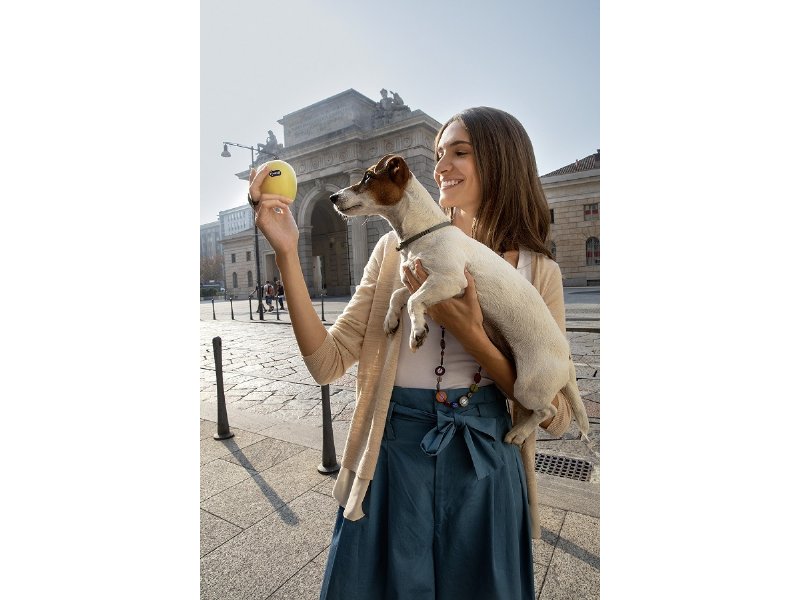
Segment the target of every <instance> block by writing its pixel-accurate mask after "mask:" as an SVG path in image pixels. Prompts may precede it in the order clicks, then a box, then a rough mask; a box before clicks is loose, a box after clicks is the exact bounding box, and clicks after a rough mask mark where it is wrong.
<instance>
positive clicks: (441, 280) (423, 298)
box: [407, 273, 467, 352]
mask: <svg viewBox="0 0 800 600" xmlns="http://www.w3.org/2000/svg"><path fill="white" fill-rule="evenodd" d="M465 287H467V278H466V277H464V274H463V273H462V274H461V277H460V278H459V277H445V276H442V275H435V274H429V275H428V278H427V279H426V280H425V282H424V283H423V284H422V285H421V286H420V287H419V289H418V290H417V291H416V292H414V293H413V294H411V296H410V297H409V299H408V303H407V304H408V316H409V317H410V318H411V335H410V336H409V340H408V343H409V346H410V348H411V351H412V352H415V351H416V350H417V348H419V347H420V346H422V343H423V342H424V341H425V337H426V336H427V335H428V324H427V323H425V312H426V311H427V309H428V307H429V306H433V305H434V304H436V303H437V302H441V301H442V300H447V299H448V298H452V297H453V296H457V295H458V294H460V293H461V292H462V291H463V290H464V288H465Z"/></svg>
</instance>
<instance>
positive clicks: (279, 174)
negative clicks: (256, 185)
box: [258, 160, 297, 201]
mask: <svg viewBox="0 0 800 600" xmlns="http://www.w3.org/2000/svg"><path fill="white" fill-rule="evenodd" d="M258 170H259V172H261V171H266V172H267V176H266V177H265V178H264V181H262V182H261V192H262V193H264V194H278V195H279V196H286V197H287V198H289V199H290V200H292V201H294V198H295V196H297V175H295V172H294V169H293V168H292V165H290V164H289V163H287V162H285V161H282V160H270V161H268V162H265V163H264V164H263V165H261V167H260V168H259V169H258Z"/></svg>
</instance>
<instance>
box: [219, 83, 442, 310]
mask: <svg viewBox="0 0 800 600" xmlns="http://www.w3.org/2000/svg"><path fill="white" fill-rule="evenodd" d="M384 92H385V90H381V95H382V98H381V99H380V100H378V101H374V100H371V99H370V98H368V97H366V96H364V95H363V94H361V93H359V92H357V91H355V90H352V89H350V90H347V91H345V92H342V93H340V94H337V95H335V96H332V97H330V98H326V99H325V100H322V101H320V102H317V103H315V104H312V105H311V106H307V107H305V108H303V109H300V110H298V111H295V112H293V113H290V114H288V115H285V116H284V117H283V118H282V119H280V120H279V121H278V123H280V124H281V125H282V126H283V128H284V145H282V146H275V144H274V142H273V150H277V152H276V153H277V154H278V156H279V157H280V159H281V160H284V161H286V162H288V163H289V164H290V165H292V167H293V168H294V170H295V172H296V173H297V184H298V185H297V198H296V200H295V202H294V203H293V204H292V207H291V210H292V214H293V215H294V218H295V221H296V222H297V225H298V228H299V230H300V242H299V253H300V262H301V265H302V268H303V273H304V275H305V278H306V285H307V286H308V288H309V290H310V292H311V294H312V295H319V294H320V293H322V292H323V290H324V291H325V293H326V294H327V295H328V296H343V295H349V294H352V293H353V291H354V290H355V286H357V285H358V284H359V282H360V281H361V275H362V273H363V271H364V266H365V265H366V263H367V260H368V259H369V256H370V254H371V253H372V250H373V248H374V247H375V244H376V243H377V241H378V240H379V239H380V237H381V236H382V235H383V234H384V233H386V232H388V231H389V229H390V227H389V224H388V223H387V222H386V221H384V220H383V219H381V218H379V217H371V218H367V217H353V218H351V219H344V218H343V217H342V216H341V215H340V214H339V213H337V212H336V211H335V210H334V208H333V204H332V203H331V201H330V195H331V194H332V193H334V192H336V191H338V190H340V189H342V188H344V187H348V186H350V185H352V184H354V183H357V182H358V181H360V180H361V178H362V177H363V175H364V171H365V170H366V169H367V168H368V167H370V166H371V165H374V164H375V163H376V162H378V160H379V159H380V158H381V157H382V156H383V155H385V154H399V155H400V156H402V157H403V158H404V159H405V160H406V162H407V163H408V166H409V168H410V169H411V170H412V171H413V172H414V174H415V175H416V176H417V178H418V179H419V180H420V182H421V183H422V184H423V185H424V186H425V187H426V188H427V189H428V191H429V192H430V193H431V194H432V195H434V197H438V188H437V187H436V183H435V182H434V180H433V167H434V152H433V141H434V139H435V137H436V132H437V131H438V130H439V127H441V123H439V122H437V121H436V120H435V119H433V118H432V117H430V116H428V115H427V114H425V113H424V112H422V111H421V110H413V111H412V110H411V109H410V107H408V106H406V104H405V103H404V102H403V100H402V98H400V96H399V95H398V94H396V93H394V92H393V97H389V96H388V94H386V93H384ZM267 145H269V140H268V144H267ZM267 145H265V149H266V146H267ZM269 158H270V156H269V155H268V153H267V152H264V153H259V156H258V157H257V158H256V164H257V165H258V164H261V163H263V162H265V161H267V160H269ZM248 175H249V170H245V171H242V172H241V173H237V177H239V178H240V179H242V180H245V181H247V180H248ZM243 200H244V199H243ZM227 213H230V214H227ZM234 215H236V216H235V217H234ZM223 217H225V218H226V219H227V223H228V225H227V226H226V222H225V221H223ZM220 221H221V227H222V245H223V247H224V256H225V277H226V284H227V285H226V287H227V289H228V291H229V293H231V294H233V295H234V297H238V298H244V297H246V296H247V294H249V293H250V291H252V289H253V288H252V287H249V286H248V285H247V284H246V283H245V282H247V281H248V278H247V272H248V271H254V269H255V266H254V263H253V262H251V261H244V262H243V261H242V258H244V257H245V256H246V254H244V255H243V254H242V252H246V250H245V248H246V247H247V246H248V244H249V247H248V249H249V250H251V251H252V253H251V256H252V257H253V258H254V245H255V244H254V235H255V234H254V229H253V212H252V210H251V209H250V207H249V206H248V205H247V204H243V205H242V206H240V207H238V208H235V209H231V210H230V211H223V212H221V213H220ZM239 226H241V227H243V228H249V231H250V233H249V234H248V233H245V232H244V231H245V229H240V228H239ZM258 236H259V241H258V245H259V259H260V263H261V264H260V266H261V275H262V277H261V281H262V282H263V281H266V280H270V281H271V280H273V279H274V278H276V277H279V276H280V275H279V273H278V270H277V267H276V266H275V257H274V252H273V250H272V248H271V247H270V246H269V244H268V242H267V241H266V239H265V238H264V237H263V236H262V235H261V233H260V232H259V233H258ZM234 255H235V260H236V262H235V263H234V262H233V257H234Z"/></svg>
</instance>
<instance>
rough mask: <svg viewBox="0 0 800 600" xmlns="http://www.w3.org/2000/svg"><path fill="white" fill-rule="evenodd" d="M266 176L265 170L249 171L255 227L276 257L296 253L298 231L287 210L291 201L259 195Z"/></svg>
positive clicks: (282, 197) (273, 196) (270, 195)
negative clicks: (265, 239)
mask: <svg viewBox="0 0 800 600" xmlns="http://www.w3.org/2000/svg"><path fill="white" fill-rule="evenodd" d="M267 176H268V171H267V169H261V171H260V172H258V173H257V172H256V170H255V169H250V198H252V199H253V203H254V204H255V211H256V226H257V227H258V229H259V230H260V231H261V233H263V234H264V237H266V238H267V241H268V242H269V244H270V246H272V248H273V250H275V254H276V255H282V254H285V253H290V252H297V244H298V240H299V239H300V231H299V230H298V228H297V223H295V220H294V216H292V211H290V210H289V205H290V204H291V202H292V201H291V200H290V199H289V198H286V197H285V196H278V195H276V194H263V193H261V182H262V181H264V178H265V177H267Z"/></svg>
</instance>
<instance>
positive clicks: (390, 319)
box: [383, 312, 400, 335]
mask: <svg viewBox="0 0 800 600" xmlns="http://www.w3.org/2000/svg"><path fill="white" fill-rule="evenodd" d="M398 327H400V315H399V314H395V313H392V312H390V313H389V314H387V315H386V318H385V319H384V320H383V331H384V333H386V335H394V334H395V333H397V329H398Z"/></svg>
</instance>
